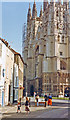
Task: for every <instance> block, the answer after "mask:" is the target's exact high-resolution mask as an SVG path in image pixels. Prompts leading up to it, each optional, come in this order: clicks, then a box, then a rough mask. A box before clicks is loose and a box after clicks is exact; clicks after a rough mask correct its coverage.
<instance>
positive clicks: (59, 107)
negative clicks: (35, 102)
mask: <svg viewBox="0 0 70 120" xmlns="http://www.w3.org/2000/svg"><path fill="white" fill-rule="evenodd" d="M69 104H70V103H57V102H55V103H53V105H52V106H47V107H46V108H45V107H43V106H41V107H34V106H33V107H32V106H31V107H30V111H31V112H30V113H29V114H27V113H26V112H25V107H24V105H22V108H21V111H22V112H21V113H16V110H17V106H15V107H14V108H13V107H11V108H10V107H9V108H8V111H7V110H6V112H5V113H3V116H2V117H3V118H68V117H69V109H68V108H69Z"/></svg>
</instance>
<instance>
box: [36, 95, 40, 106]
mask: <svg viewBox="0 0 70 120" xmlns="http://www.w3.org/2000/svg"><path fill="white" fill-rule="evenodd" d="M36 102H37V106H39V95H38V94H37V96H36Z"/></svg>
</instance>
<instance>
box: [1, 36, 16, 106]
mask: <svg viewBox="0 0 70 120" xmlns="http://www.w3.org/2000/svg"><path fill="white" fill-rule="evenodd" d="M13 65H14V54H13V52H12V51H11V49H10V47H9V46H8V43H7V41H5V40H4V39H1V38H0V105H1V106H4V105H8V103H9V102H11V103H13Z"/></svg>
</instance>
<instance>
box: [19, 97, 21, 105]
mask: <svg viewBox="0 0 70 120" xmlns="http://www.w3.org/2000/svg"><path fill="white" fill-rule="evenodd" d="M19 100H20V107H21V98H20V99H19Z"/></svg>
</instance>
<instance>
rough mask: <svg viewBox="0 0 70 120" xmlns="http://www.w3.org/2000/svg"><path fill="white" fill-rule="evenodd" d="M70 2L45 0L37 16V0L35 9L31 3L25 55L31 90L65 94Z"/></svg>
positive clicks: (68, 70)
mask: <svg viewBox="0 0 70 120" xmlns="http://www.w3.org/2000/svg"><path fill="white" fill-rule="evenodd" d="M69 9H70V8H69V2H63V4H62V3H61V2H60V1H58V2H52V1H51V2H50V3H48V1H47V2H45V1H44V3H43V12H42V7H41V10H40V16H39V17H37V10H36V3H35V2H34V4H33V11H32V14H31V9H30V5H29V9H28V15H27V33H26V40H25V41H24V48H23V56H24V62H25V63H26V64H27V74H26V82H27V84H28V85H27V88H28V94H30V87H31V85H33V87H34V91H35V92H38V93H39V94H41V93H45V92H47V93H51V94H52V95H60V94H61V95H64V89H65V88H66V87H68V86H69V81H70V80H69V76H70V53H69V51H70V13H69Z"/></svg>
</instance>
